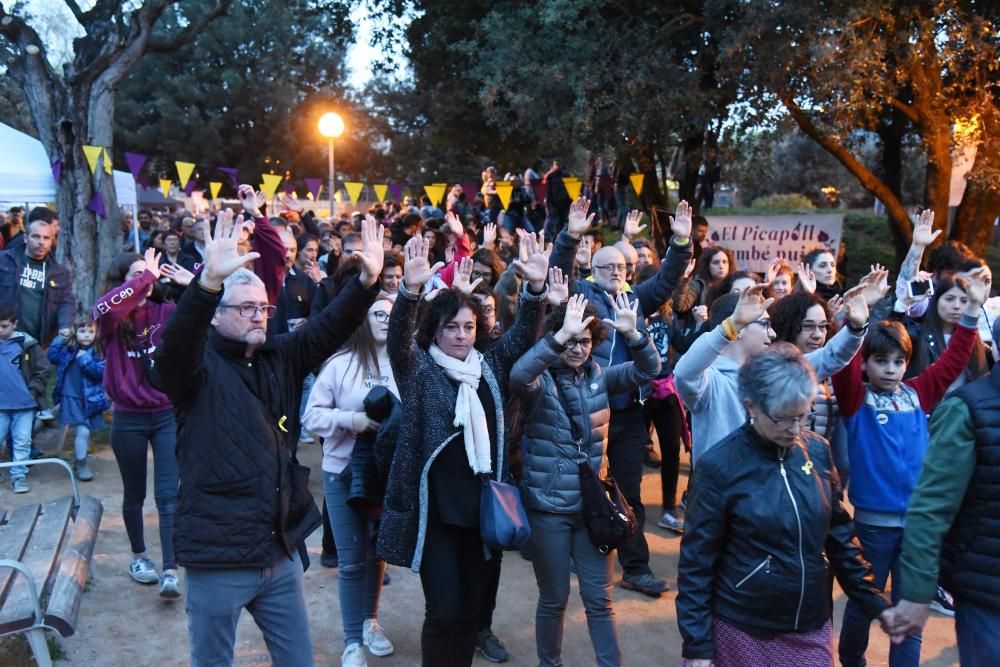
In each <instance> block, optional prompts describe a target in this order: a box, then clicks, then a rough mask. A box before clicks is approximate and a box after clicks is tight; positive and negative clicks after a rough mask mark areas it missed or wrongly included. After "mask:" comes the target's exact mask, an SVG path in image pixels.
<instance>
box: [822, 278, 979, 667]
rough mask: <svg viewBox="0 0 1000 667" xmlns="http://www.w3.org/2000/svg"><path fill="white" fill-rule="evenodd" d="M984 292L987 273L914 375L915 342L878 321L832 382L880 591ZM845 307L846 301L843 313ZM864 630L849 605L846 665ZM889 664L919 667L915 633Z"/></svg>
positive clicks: (843, 649) (864, 643)
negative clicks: (930, 421)
mask: <svg viewBox="0 0 1000 667" xmlns="http://www.w3.org/2000/svg"><path fill="white" fill-rule="evenodd" d="M988 293H989V288H988V283H987V282H986V272H985V271H980V272H976V273H974V274H973V275H972V278H971V280H970V281H969V283H968V285H967V287H966V290H965V294H966V296H967V301H966V303H965V304H964V305H963V306H962V312H961V315H960V317H959V319H958V322H957V323H956V325H955V329H954V333H952V335H951V338H950V340H949V342H948V347H947V348H946V349H945V351H944V353H943V354H941V356H940V358H939V359H938V360H937V361H935V362H934V363H933V364H931V365H930V366H928V367H927V368H926V369H925V370H924V371H923V372H922V373H920V374H919V375H917V376H916V377H913V378H910V379H904V378H906V370H907V366H908V364H909V362H910V356H911V354H912V352H913V343H912V342H911V340H910V336H909V335H908V334H907V332H906V329H905V328H904V327H903V325H902V324H901V323H900V322H898V321H884V322H882V323H880V324H879V325H878V327H877V328H875V330H874V331H872V332H871V333H869V334H868V336H867V338H866V339H865V342H864V345H863V346H862V348H861V355H860V356H858V357H855V358H854V359H853V360H852V361H851V363H850V364H849V365H848V366H847V367H846V368H845V369H844V370H842V371H840V372H839V373H837V374H836V375H835V376H834V377H833V386H834V391H835V392H836V394H837V403H838V405H839V406H840V416H841V420H842V421H843V424H844V427H845V429H846V431H847V442H848V456H849V457H850V461H851V486H850V491H849V497H850V501H851V504H852V505H853V506H854V510H855V511H854V521H855V524H856V525H857V530H858V539H859V540H860V541H861V545H862V548H863V549H864V553H865V558H866V559H867V560H868V561H869V562H871V564H872V569H873V570H874V572H875V583H876V585H877V586H878V587H879V588H880V589H881V590H884V589H885V584H886V581H887V580H888V577H889V573H890V572H892V573H895V572H896V571H897V570H898V566H899V553H900V545H901V544H902V539H903V525H904V519H905V515H906V511H907V507H908V504H909V501H910V496H911V494H912V493H913V489H914V487H915V486H916V483H917V477H918V475H919V474H920V470H921V467H922V466H923V464H924V457H925V454H926V452H927V447H928V443H929V435H928V429H927V415H928V414H930V413H931V412H932V411H933V410H934V408H935V406H936V405H937V404H938V402H939V401H940V400H941V399H942V397H944V395H945V394H946V392H947V391H948V388H949V386H951V384H952V383H953V382H955V380H956V379H957V378H958V377H959V376H960V375H961V374H962V371H963V370H964V369H965V367H966V366H967V364H968V362H969V356H970V354H971V352H972V350H973V348H974V346H975V344H976V341H977V339H978V334H977V333H976V326H977V320H978V315H979V308H980V306H981V305H982V303H983V301H985V300H986V297H987V295H988ZM845 296H846V295H845ZM857 300H858V298H854V299H852V301H857ZM850 304H851V301H848V307H850ZM904 307H905V306H904ZM862 371H864V372H865V374H867V376H868V382H867V383H865V382H863V381H862ZM894 576H895V574H894ZM892 597H893V600H894V601H896V600H898V599H899V587H898V586H896V581H895V579H894V580H893V586H892ZM869 625H870V619H869V618H868V616H867V615H866V614H864V613H862V612H861V610H859V609H858V608H857V606H855V605H853V604H852V603H851V602H848V604H847V607H846V608H845V609H844V620H843V623H842V625H841V631H840V643H839V653H840V660H841V663H842V664H843V665H845V666H847V667H850V666H854V665H864V664H865V651H866V649H867V648H868V633H869ZM889 663H890V664H891V665H900V666H904V665H913V666H916V665H918V664H919V663H920V637H919V635H914V636H912V637H908V638H907V639H906V640H905V641H903V642H902V643H899V644H895V643H894V644H893V645H892V646H891V647H890V649H889Z"/></svg>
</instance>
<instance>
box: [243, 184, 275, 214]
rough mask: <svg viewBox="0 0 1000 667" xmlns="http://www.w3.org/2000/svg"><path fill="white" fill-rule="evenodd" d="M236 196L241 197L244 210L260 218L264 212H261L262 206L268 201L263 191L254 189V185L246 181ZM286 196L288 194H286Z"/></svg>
mask: <svg viewBox="0 0 1000 667" xmlns="http://www.w3.org/2000/svg"><path fill="white" fill-rule="evenodd" d="M236 196H237V197H239V199H240V204H242V205H243V210H244V211H246V212H247V213H249V214H250V215H251V216H252V217H254V218H259V217H261V216H263V215H264V214H263V213H261V211H260V207H261V206H263V205H264V202H265V201H267V197H266V196H265V195H264V193H263V192H257V191H256V190H254V189H253V186H252V185H247V184H246V183H244V184H243V185H241V186H240V187H239V189H238V190H237V191H236ZM285 196H286V197H287V196H288V195H285Z"/></svg>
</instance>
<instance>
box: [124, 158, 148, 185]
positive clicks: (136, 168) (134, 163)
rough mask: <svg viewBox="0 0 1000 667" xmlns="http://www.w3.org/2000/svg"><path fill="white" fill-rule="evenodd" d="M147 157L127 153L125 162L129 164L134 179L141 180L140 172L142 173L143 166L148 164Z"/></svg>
mask: <svg viewBox="0 0 1000 667" xmlns="http://www.w3.org/2000/svg"><path fill="white" fill-rule="evenodd" d="M147 159H148V158H147V156H145V155H143V154H142V153H128V152H126V153H125V161H126V162H128V170H129V171H131V172H132V178H134V179H137V180H138V178H139V172H140V171H142V166H143V165H144V164H146V160H147Z"/></svg>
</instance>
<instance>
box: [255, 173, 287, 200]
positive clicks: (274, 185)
mask: <svg viewBox="0 0 1000 667" xmlns="http://www.w3.org/2000/svg"><path fill="white" fill-rule="evenodd" d="M282 178H284V177H283V176H282V175H281V174H261V179H262V180H263V181H264V182H263V183H261V185H260V190H261V192H263V193H264V194H265V195H267V196H268V197H273V196H274V193H275V191H276V190H277V189H278V184H279V183H281V179H282Z"/></svg>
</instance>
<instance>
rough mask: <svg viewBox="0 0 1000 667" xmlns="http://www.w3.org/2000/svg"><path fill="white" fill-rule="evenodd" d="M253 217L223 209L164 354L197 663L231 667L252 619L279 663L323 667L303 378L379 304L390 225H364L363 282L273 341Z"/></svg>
mask: <svg viewBox="0 0 1000 667" xmlns="http://www.w3.org/2000/svg"><path fill="white" fill-rule="evenodd" d="M242 228H243V218H242V216H240V217H239V218H237V219H236V220H233V214H232V212H230V211H222V212H220V213H219V217H218V220H217V222H216V227H215V232H214V234H211V233H209V232H207V231H206V233H205V255H204V258H205V262H204V266H203V267H202V271H201V274H200V275H199V276H198V279H197V280H196V281H195V283H194V284H192V285H190V286H189V287H188V288H187V289H186V290H184V294H183V296H182V297H181V300H180V303H179V304H178V305H177V309H176V310H175V311H174V314H173V316H172V317H171V318H170V320H169V322H168V323H167V325H166V328H165V330H164V331H163V338H162V343H161V344H160V345H159V347H158V348H157V350H156V353H155V357H154V359H155V362H156V363H155V366H154V371H153V372H154V374H155V375H156V380H157V384H158V385H159V386H161V387H163V390H164V392H165V393H166V395H167V396H168V397H169V398H170V400H171V401H172V402H173V406H174V410H175V411H176V414H177V423H178V433H177V447H176V458H177V463H178V466H179V469H180V481H181V483H180V492H179V494H178V501H177V520H176V527H175V530H174V542H175V545H176V549H177V560H178V562H179V563H180V564H181V565H183V566H184V567H185V568H186V572H187V595H188V602H187V613H188V634H189V639H190V658H191V662H192V664H196V665H198V664H229V663H231V662H232V660H233V645H234V641H235V632H236V624H237V621H238V620H239V617H240V613H241V611H242V610H243V609H244V608H250V609H252V610H253V615H254V618H255V620H256V622H257V624H258V626H259V627H260V628H261V629H262V631H263V634H264V637H265V640H266V642H267V646H268V651H269V652H270V654H271V659H272V660H273V662H274V663H275V664H281V665H302V666H303V667H304V666H306V665H312V664H313V660H312V648H311V641H310V635H309V625H308V616H307V613H306V607H305V594H304V589H303V578H302V572H303V568H304V567H306V566H307V565H308V558H307V556H306V551H305V539H306V537H308V535H309V534H310V533H311V532H312V531H313V530H315V529H316V528H317V527H318V526H319V524H320V520H321V519H320V513H319V510H318V509H317V508H316V504H315V503H314V502H313V499H312V496H311V495H310V493H309V490H308V481H309V469H308V468H306V467H305V466H303V465H300V464H299V463H298V461H297V460H296V458H295V454H294V452H295V444H296V443H295V441H294V435H293V434H294V433H296V431H297V430H298V421H299V418H298V417H299V397H300V395H301V393H302V383H303V380H304V378H305V376H306V375H307V374H308V373H309V372H310V371H311V370H312V369H313V368H317V367H319V366H320V364H322V363H323V361H324V360H325V359H326V358H327V357H329V356H330V355H332V354H333V353H334V352H336V351H337V350H338V349H339V348H340V346H341V345H343V344H344V343H345V342H346V341H347V340H348V338H349V337H350V336H351V334H352V333H353V332H354V330H355V329H357V328H358V327H359V326H360V325H361V324H362V322H363V321H364V320H365V318H366V317H367V313H368V309H369V307H370V306H371V304H372V302H373V301H374V300H375V298H376V296H377V295H378V286H377V281H378V276H379V273H380V272H381V270H382V256H383V250H382V236H383V234H384V230H383V229H382V228H381V227H380V226H378V225H373V224H371V223H369V222H365V223H363V224H362V240H363V245H362V249H361V250H359V251H357V252H356V253H355V255H356V256H357V257H358V260H357V261H358V262H359V263H360V264H361V266H362V271H361V274H360V275H359V276H358V278H357V279H356V280H353V281H351V282H350V283H348V284H347V285H346V286H345V288H344V289H343V290H342V291H341V292H340V294H339V295H338V296H337V298H336V299H335V300H334V301H332V302H331V303H330V304H329V305H327V306H326V308H325V309H324V310H323V311H322V312H321V313H320V314H319V315H318V316H316V317H312V318H310V320H309V322H308V323H307V324H306V325H305V326H303V327H301V328H299V329H297V330H295V331H292V332H289V333H287V334H282V335H279V336H268V335H267V319H268V317H270V316H272V315H273V314H274V310H275V307H274V306H273V305H271V304H270V303H269V302H268V296H267V292H266V290H265V288H264V285H263V283H262V282H261V279H260V278H258V277H257V276H256V275H254V273H253V272H251V271H250V270H248V269H246V268H245V265H246V264H247V263H248V262H251V261H253V260H254V259H256V258H257V257H258V254H257V253H255V252H251V253H249V254H247V255H243V256H240V255H239V252H238V250H237V246H238V243H239V240H240V235H241V233H242Z"/></svg>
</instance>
